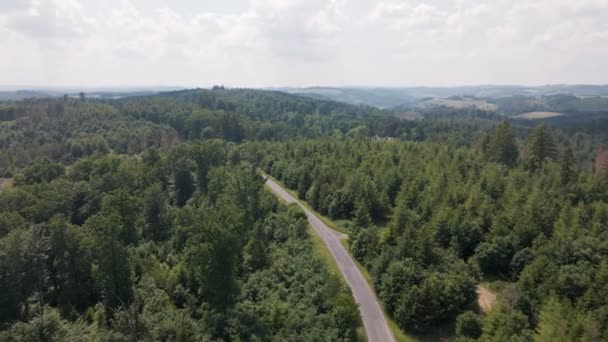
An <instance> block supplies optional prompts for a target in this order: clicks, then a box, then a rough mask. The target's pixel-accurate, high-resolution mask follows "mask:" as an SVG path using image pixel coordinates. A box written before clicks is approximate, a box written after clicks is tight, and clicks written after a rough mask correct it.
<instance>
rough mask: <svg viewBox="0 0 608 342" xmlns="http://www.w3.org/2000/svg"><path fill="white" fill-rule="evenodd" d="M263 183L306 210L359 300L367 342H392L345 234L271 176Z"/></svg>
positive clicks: (378, 306)
mask: <svg viewBox="0 0 608 342" xmlns="http://www.w3.org/2000/svg"><path fill="white" fill-rule="evenodd" d="M266 185H268V187H269V188H270V189H271V190H272V191H273V192H274V193H275V194H276V195H277V196H279V197H280V198H282V199H283V200H284V201H286V202H287V203H297V204H298V205H299V206H300V207H302V209H303V210H304V213H306V216H307V217H308V222H309V223H310V225H311V226H312V228H313V229H314V230H315V231H316V232H317V233H318V234H319V236H320V237H321V239H322V240H323V243H325V245H326V246H327V249H329V251H330V252H331V254H332V256H333V257H334V260H336V263H337V264H338V268H339V269H340V272H342V275H343V276H344V279H346V282H347V283H348V286H349V287H350V289H351V291H352V293H353V297H354V298H355V301H356V302H357V303H358V304H359V310H360V311H361V318H362V319H363V326H364V327H365V332H366V334H367V340H368V341H369V342H394V341H395V339H394V338H393V335H392V334H391V332H390V330H389V328H388V324H387V323H386V319H385V318H384V313H383V312H382V310H381V309H380V305H379V304H378V301H377V299H376V296H375V294H374V291H373V290H372V289H371V287H370V286H369V284H368V283H367V281H366V280H365V278H364V277H363V274H361V271H360V270H359V269H358V268H357V265H356V264H355V261H354V260H353V259H352V257H351V256H350V254H348V252H347V251H346V249H345V248H344V246H342V244H341V243H340V239H341V238H343V237H344V234H341V233H338V232H336V231H334V230H332V229H330V228H329V227H328V226H327V225H326V224H325V223H323V221H321V219H319V217H317V215H315V214H314V213H313V212H311V211H310V210H308V209H307V208H306V207H305V206H304V205H303V204H302V203H300V201H298V200H297V199H295V198H294V197H293V196H292V195H291V194H290V193H289V192H287V191H286V190H285V189H283V187H281V186H280V185H279V184H277V183H276V182H275V181H273V180H272V179H271V178H268V179H267V180H266Z"/></svg>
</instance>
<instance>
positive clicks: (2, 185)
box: [0, 178, 13, 191]
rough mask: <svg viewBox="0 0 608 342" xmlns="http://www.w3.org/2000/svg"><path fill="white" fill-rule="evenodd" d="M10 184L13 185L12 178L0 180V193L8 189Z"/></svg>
mask: <svg viewBox="0 0 608 342" xmlns="http://www.w3.org/2000/svg"><path fill="white" fill-rule="evenodd" d="M11 184H13V179H12V178H0V191H2V190H4V189H5V188H7V187H9V186H10V185H11Z"/></svg>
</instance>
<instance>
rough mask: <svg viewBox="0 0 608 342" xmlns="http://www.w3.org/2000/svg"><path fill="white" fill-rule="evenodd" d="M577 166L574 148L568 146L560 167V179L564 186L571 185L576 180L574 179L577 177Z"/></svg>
mask: <svg viewBox="0 0 608 342" xmlns="http://www.w3.org/2000/svg"><path fill="white" fill-rule="evenodd" d="M575 165H576V159H575V157H574V153H573V152H572V148H571V147H570V146H568V147H567V148H566V150H565V151H564V154H563V156H562V160H561V165H560V178H561V180H562V184H563V185H566V184H569V183H570V182H571V181H572V180H574V177H575V176H576V175H575V171H574V167H575Z"/></svg>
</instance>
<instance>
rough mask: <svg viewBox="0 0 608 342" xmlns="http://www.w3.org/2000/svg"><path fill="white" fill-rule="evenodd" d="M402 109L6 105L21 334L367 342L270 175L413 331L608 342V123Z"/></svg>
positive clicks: (12, 323)
mask: <svg viewBox="0 0 608 342" xmlns="http://www.w3.org/2000/svg"><path fill="white" fill-rule="evenodd" d="M510 100H512V101H514V100H513V99H510ZM568 103H573V102H572V101H570V102H568ZM581 111H584V110H581ZM401 114H402V112H401V110H399V109H378V108H375V107H371V106H367V105H360V104H346V103H340V102H333V101H330V100H325V99H317V98H309V97H301V96H297V95H290V94H286V93H282V92H278V91H261V90H249V89H224V88H223V87H215V88H213V89H192V90H181V91H172V92H166V93H161V94H159V95H144V96H131V97H125V98H119V99H111V98H102V99H94V98H87V97H86V96H85V95H84V94H83V96H80V97H68V96H65V97H63V98H38V99H33V98H31V99H24V100H19V101H4V102H0V180H3V182H2V183H0V341H90V340H96V341H359V340H361V339H362V338H364V337H362V336H360V334H359V333H358V331H359V330H361V320H360V316H359V312H358V308H357V304H356V303H355V301H354V299H353V298H352V296H351V293H350V291H349V288H348V287H347V285H346V284H345V283H344V282H343V281H342V279H340V275H339V274H336V273H334V272H332V271H331V269H330V267H329V266H328V265H327V264H326V263H325V262H324V260H322V256H320V255H319V253H318V252H317V251H316V249H315V247H314V246H313V241H312V240H311V236H310V234H311V232H310V231H309V229H308V223H307V221H306V217H305V215H304V213H303V212H302V211H301V210H300V209H299V208H298V207H297V206H293V205H286V204H284V203H282V202H280V201H279V200H277V199H276V198H274V197H273V196H272V195H271V194H270V193H269V192H268V191H267V190H266V189H264V182H263V179H262V177H260V174H259V172H260V171H264V172H265V173H266V174H268V175H271V176H272V177H274V178H275V179H277V180H279V181H280V182H281V183H282V184H284V185H285V186H286V187H287V188H289V189H291V190H293V191H294V192H295V193H296V194H297V195H298V197H299V198H300V199H301V200H303V201H305V202H306V203H307V204H308V205H309V206H310V207H312V208H313V209H314V210H315V211H317V212H318V213H319V214H321V215H323V216H325V217H327V218H329V219H331V220H334V221H335V222H337V223H338V224H339V225H340V226H341V227H342V228H343V229H344V230H345V232H347V233H348V235H349V238H348V248H349V250H350V252H351V254H352V255H353V256H354V258H356V260H358V261H359V263H360V264H361V265H362V267H364V268H365V269H366V270H367V271H369V273H370V275H371V282H372V283H371V285H372V287H373V289H374V291H375V292H376V294H377V296H378V298H379V300H380V302H381V303H382V306H383V308H384V310H385V311H386V313H387V314H388V315H389V316H390V317H391V318H392V319H393V320H394V321H395V322H396V324H397V325H398V326H399V328H400V329H402V330H403V331H405V332H407V333H408V334H412V335H413V336H425V335H426V334H429V333H432V332H433V331H434V330H436V329H437V328H438V327H444V326H447V327H449V328H448V329H451V335H452V336H451V339H452V340H456V341H602V340H608V287H607V286H606V283H607V282H608V152H606V150H605V149H604V146H605V145H606V144H608V133H606V132H608V131H606V130H603V129H601V127H606V126H605V125H606V122H608V120H607V118H605V117H602V116H601V115H600V116H593V118H592V119H589V120H587V121H586V120H583V121H577V122H574V123H573V122H567V123H564V122H561V123H559V124H555V123H554V122H552V121H550V120H548V121H539V122H534V121H526V122H522V121H521V120H514V119H512V118H510V117H509V116H503V115H499V114H497V113H492V112H487V111H483V110H479V109H473V108H464V109H454V108H451V109H450V108H430V109H427V110H425V111H424V113H423V116H422V117H421V118H418V119H413V120H412V119H408V118H405V117H403V116H402V115H401ZM596 114H597V113H596ZM597 115H599V114H597ZM480 283H491V284H495V285H496V284H497V287H499V288H498V289H497V292H498V300H497V302H496V304H495V305H494V307H493V308H492V309H491V310H490V311H488V312H483V311H482V310H480V308H479V306H478V303H477V296H478V294H477V286H478V285H479V284H480Z"/></svg>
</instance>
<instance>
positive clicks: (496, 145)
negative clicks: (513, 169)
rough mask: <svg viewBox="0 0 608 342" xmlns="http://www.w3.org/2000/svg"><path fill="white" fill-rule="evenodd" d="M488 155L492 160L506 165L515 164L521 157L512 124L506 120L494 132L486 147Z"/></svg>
mask: <svg viewBox="0 0 608 342" xmlns="http://www.w3.org/2000/svg"><path fill="white" fill-rule="evenodd" d="M486 153H487V154H486V156H487V158H488V159H489V160H490V161H493V162H497V163H502V164H505V165H509V166H512V165H515V163H516V162H517V159H518V158H519V150H518V148H517V143H516V142H515V135H514V134H513V130H512V129H511V126H510V125H509V124H508V123H507V122H506V121H505V122H502V123H501V124H500V125H498V127H496V129H495V130H494V131H493V132H492V135H491V136H490V141H489V143H488V146H487V148H486Z"/></svg>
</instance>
